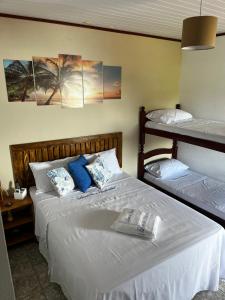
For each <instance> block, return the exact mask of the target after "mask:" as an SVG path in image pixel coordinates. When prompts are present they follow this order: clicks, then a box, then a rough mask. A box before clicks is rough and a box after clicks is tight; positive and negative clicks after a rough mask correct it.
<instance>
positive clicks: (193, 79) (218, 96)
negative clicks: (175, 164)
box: [179, 37, 225, 181]
mask: <svg viewBox="0 0 225 300" xmlns="http://www.w3.org/2000/svg"><path fill="white" fill-rule="evenodd" d="M224 53H225V37H218V38H217V44H216V48H215V49H213V50H208V51H190V52H186V51H184V52H183V53H182V66H181V88H180V93H181V96H180V98H181V100H180V101H181V105H182V108H183V109H185V110H188V111H190V112H191V113H193V115H194V116H195V117H198V118H206V119H212V120H222V121H225V59H224ZM179 158H181V159H182V160H183V161H184V162H186V163H188V164H189V165H190V166H191V167H192V168H193V169H195V170H198V171H200V172H203V173H205V174H208V175H211V176H213V177H216V178H220V179H222V180H224V181H225V168H224V165H225V154H222V153H219V152H216V151H211V150H207V149H203V148H200V147H195V146H191V145H184V144H183V145H181V147H180V149H179Z"/></svg>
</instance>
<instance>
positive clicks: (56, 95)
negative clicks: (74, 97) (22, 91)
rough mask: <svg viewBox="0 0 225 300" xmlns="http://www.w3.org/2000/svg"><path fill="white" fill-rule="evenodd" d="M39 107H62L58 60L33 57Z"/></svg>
mask: <svg viewBox="0 0 225 300" xmlns="http://www.w3.org/2000/svg"><path fill="white" fill-rule="evenodd" d="M33 68H34V83H35V93H36V100H37V105H59V104H60V105H61V94H60V74H59V64H58V58H52V57H33Z"/></svg>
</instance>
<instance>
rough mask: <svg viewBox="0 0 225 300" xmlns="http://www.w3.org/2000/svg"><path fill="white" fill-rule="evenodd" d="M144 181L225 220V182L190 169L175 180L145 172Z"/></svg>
mask: <svg viewBox="0 0 225 300" xmlns="http://www.w3.org/2000/svg"><path fill="white" fill-rule="evenodd" d="M144 179H145V180H147V181H148V182H150V183H153V184H155V185H156V186H158V187H160V188H162V189H164V190H166V191H168V192H170V193H172V194H174V195H176V196H178V197H180V198H182V199H184V200H186V201H188V202H189V203H191V204H194V205H196V206H198V207H199V208H202V209H204V210H206V211H208V212H210V213H212V214H213V215H215V216H217V217H219V218H221V219H223V220H225V182H223V181H220V180H216V179H214V178H211V177H207V176H206V175H202V174H200V173H197V172H194V171H192V170H190V169H188V170H185V171H184V172H183V174H182V173H181V174H179V177H178V178H174V179H160V178H156V177H155V176H153V175H151V174H149V173H148V172H145V174H144Z"/></svg>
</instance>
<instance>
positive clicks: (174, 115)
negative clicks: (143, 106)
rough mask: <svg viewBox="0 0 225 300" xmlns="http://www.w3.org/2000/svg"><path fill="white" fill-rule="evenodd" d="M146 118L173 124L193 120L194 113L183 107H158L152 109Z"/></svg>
mask: <svg viewBox="0 0 225 300" xmlns="http://www.w3.org/2000/svg"><path fill="white" fill-rule="evenodd" d="M146 118H147V119H149V120H150V121H153V122H156V123H163V124H172V123H178V122H184V121H190V120H192V115H191V114H190V113H188V112H186V111H183V110H181V109H158V110H153V111H150V112H149V113H148V114H147V115H146Z"/></svg>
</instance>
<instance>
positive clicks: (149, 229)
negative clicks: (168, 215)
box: [111, 208, 161, 239]
mask: <svg viewBox="0 0 225 300" xmlns="http://www.w3.org/2000/svg"><path fill="white" fill-rule="evenodd" d="M160 221H161V218H160V217H159V216H157V215H154V214H151V213H149V212H143V211H140V210H138V209H131V208H125V209H124V210H123V211H122V212H121V213H120V215H119V217H118V218H117V219H116V221H115V222H114V223H113V224H112V225H111V229H113V230H115V231H118V232H122V233H127V234H131V235H137V236H141V237H145V238H151V239H155V238H156V235H157V232H158V227H159V223H160Z"/></svg>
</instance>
